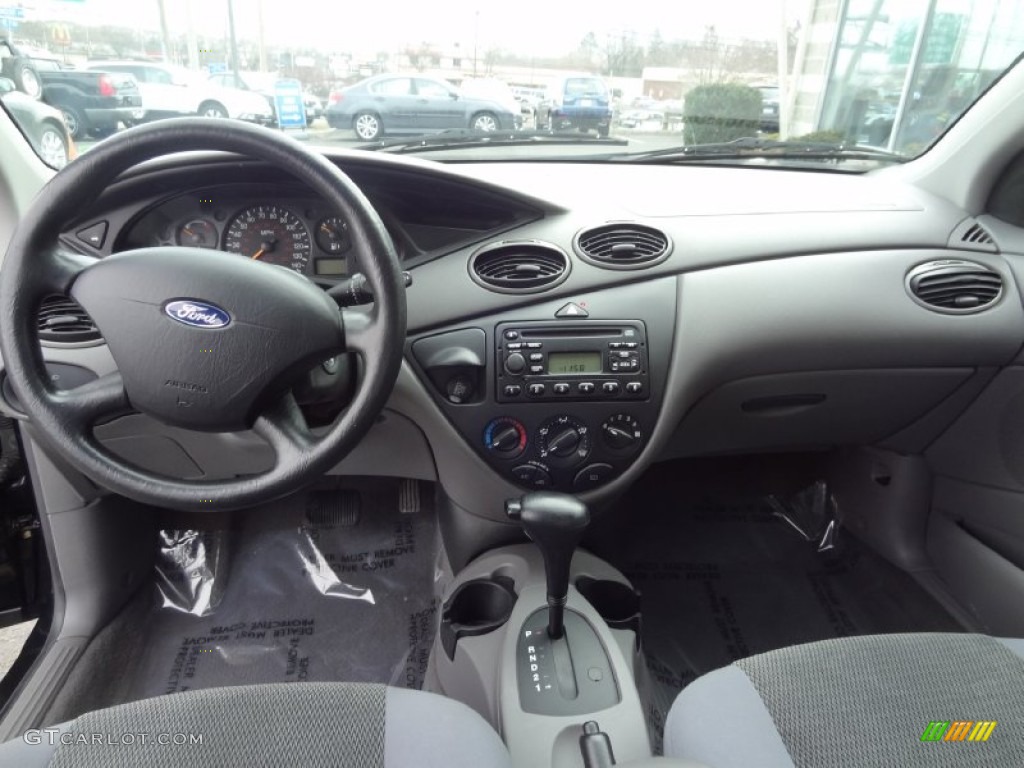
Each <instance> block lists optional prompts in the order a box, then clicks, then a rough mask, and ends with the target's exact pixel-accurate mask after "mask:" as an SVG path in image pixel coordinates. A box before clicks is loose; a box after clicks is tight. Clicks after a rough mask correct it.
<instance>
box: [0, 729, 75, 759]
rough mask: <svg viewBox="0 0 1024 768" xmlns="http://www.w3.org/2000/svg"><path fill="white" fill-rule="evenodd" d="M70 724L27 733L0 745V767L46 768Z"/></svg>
mask: <svg viewBox="0 0 1024 768" xmlns="http://www.w3.org/2000/svg"><path fill="white" fill-rule="evenodd" d="M70 728H71V723H61V724H60V725H55V726H53V727H52V728H48V729H46V730H44V731H42V732H29V733H25V734H22V735H19V736H17V737H15V738H12V739H11V740H10V741H5V742H3V743H0V765H16V766H19V768H47V766H48V765H50V761H51V760H52V759H53V755H54V753H55V752H56V751H57V746H58V745H59V744H60V737H61V735H62V734H65V733H67V732H68V730H69V729H70Z"/></svg>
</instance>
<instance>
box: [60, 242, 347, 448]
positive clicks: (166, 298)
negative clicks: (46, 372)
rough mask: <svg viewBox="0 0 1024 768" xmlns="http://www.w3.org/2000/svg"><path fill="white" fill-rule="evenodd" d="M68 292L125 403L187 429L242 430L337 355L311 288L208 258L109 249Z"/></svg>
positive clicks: (336, 328) (231, 259)
mask: <svg viewBox="0 0 1024 768" xmlns="http://www.w3.org/2000/svg"><path fill="white" fill-rule="evenodd" d="M71 296H72V298H74V299H75V300H76V301H77V302H78V303H79V304H81V305H82V307H83V308H84V309H85V311H86V312H88V313H89V315H90V316H91V317H92V319H93V320H95V321H96V325H97V326H98V328H99V330H100V333H102V334H103V338H104V339H106V341H107V345H108V346H109V347H110V352H111V354H112V355H113V357H114V361H115V362H116V363H117V368H118V370H119V371H120V372H121V376H122V377H123V379H124V386H125V391H126V392H127V394H128V399H129V400H130V401H131V404H132V406H134V407H135V408H137V409H139V410H140V411H142V412H143V413H146V414H149V415H150V416H155V417H157V418H158V419H160V420H161V421H163V422H165V423H168V424H175V425H178V426H183V427H190V428H193V429H201V430H209V431H227V430H234V429H245V428H248V427H250V426H252V422H253V419H254V418H255V415H256V412H257V410H258V409H260V406H265V405H267V402H268V399H269V398H271V397H273V396H275V395H277V396H280V395H281V394H282V391H283V390H284V389H285V388H286V385H287V384H288V383H290V382H291V381H292V380H294V379H295V378H296V377H297V376H299V375H301V374H303V373H305V372H306V371H308V370H309V369H310V368H312V367H313V366H314V365H316V364H317V363H319V362H320V361H322V360H326V359H327V358H328V357H331V356H332V355H334V354H336V353H337V352H338V351H339V350H341V349H342V348H343V336H344V330H343V328H342V322H341V312H340V311H339V309H338V305H337V304H335V303H334V302H333V301H332V300H331V299H330V298H328V296H327V295H326V294H325V293H324V292H323V291H322V290H321V289H319V288H317V287H316V286H315V285H314V284H312V283H311V282H309V281H308V280H306V279H305V278H304V277H301V276H300V275H297V274H295V273H294V272H292V271H291V270H287V269H284V268H283V267H277V266H273V265H271V264H262V263H260V262H258V261H252V260H251V259H245V258H239V257H238V256H237V255H231V254H227V253H221V252H219V251H209V250H200V249H197V248H149V249H144V250H141V251H134V252H131V251H129V252H125V253H120V254H116V255H114V256H111V257H109V258H106V259H104V260H103V261H101V262H100V263H98V264H96V266H94V267H92V268H90V269H88V270H86V271H85V272H84V273H83V274H82V275H81V277H79V278H78V279H77V280H76V281H75V282H74V284H73V285H72V286H71ZM168 310H170V311H168ZM296 329H301V333H296ZM275 385H277V386H276V387H275ZM275 390H276V391H275Z"/></svg>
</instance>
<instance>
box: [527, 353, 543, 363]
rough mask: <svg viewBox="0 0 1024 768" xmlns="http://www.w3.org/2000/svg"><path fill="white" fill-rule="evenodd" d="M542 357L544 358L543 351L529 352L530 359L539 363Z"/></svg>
mask: <svg viewBox="0 0 1024 768" xmlns="http://www.w3.org/2000/svg"><path fill="white" fill-rule="evenodd" d="M543 359H544V353H543V352H531V353H530V360H531V361H533V362H535V363H539V362H540V361H541V360H543Z"/></svg>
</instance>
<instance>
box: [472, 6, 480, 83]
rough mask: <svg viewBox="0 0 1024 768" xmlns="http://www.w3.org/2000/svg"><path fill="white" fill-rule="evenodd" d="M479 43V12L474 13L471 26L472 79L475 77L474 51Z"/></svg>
mask: <svg viewBox="0 0 1024 768" xmlns="http://www.w3.org/2000/svg"><path fill="white" fill-rule="evenodd" d="M479 43H480V11H477V12H476V20H475V22H474V25H473V77H476V76H477V75H476V50H477V46H478V45H479Z"/></svg>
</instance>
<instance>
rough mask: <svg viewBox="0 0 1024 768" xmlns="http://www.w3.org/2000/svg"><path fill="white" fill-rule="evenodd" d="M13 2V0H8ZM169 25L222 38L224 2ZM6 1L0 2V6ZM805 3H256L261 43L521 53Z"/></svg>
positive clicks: (732, 20)
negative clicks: (423, 45) (428, 45)
mask: <svg viewBox="0 0 1024 768" xmlns="http://www.w3.org/2000/svg"><path fill="white" fill-rule="evenodd" d="M13 1H14V2H17V0H13ZM165 1H166V6H167V13H168V21H169V25H170V27H171V30H172V32H180V33H184V32H185V30H186V25H187V21H186V20H187V8H188V7H189V6H190V5H191V8H192V17H193V23H194V24H195V26H196V29H197V30H203V31H205V32H206V33H207V34H209V35H211V36H222V35H223V34H224V30H225V29H226V26H227V0H165ZM10 2H12V0H0V5H6V4H8V3H10ZM22 2H23V3H25V5H27V6H28V5H34V6H35V8H36V11H35V14H33V15H34V16H35V17H36V18H40V17H49V18H58V17H62V18H64V19H66V20H68V21H76V22H79V23H93V24H117V25H121V26H133V27H142V28H152V29H158V28H159V27H158V24H159V21H158V18H159V17H158V14H157V2H156V0H83V1H82V2H73V1H72V2H69V1H68V0H22ZM234 3H235V20H236V25H237V28H238V34H239V35H240V36H242V37H251V38H255V37H256V34H257V29H258V24H257V17H258V12H257V8H258V4H259V0H234ZM807 3H808V0H675V1H674V2H673V0H629V2H615V3H610V4H608V5H603V4H600V3H595V2H593V0H591V2H585V3H584V2H577V1H576V0H569V1H567V0H513V1H512V2H500V1H499V2H495V0H490V1H489V2H482V0H378V2H366V1H365V0H362V2H357V1H356V0H334V2H332V1H331V0H263V7H264V26H265V30H266V33H265V38H266V42H267V44H268V45H278V44H281V45H298V44H301V43H306V44H308V45H310V46H313V47H316V48H320V49H324V50H328V51H329V50H338V51H346V50H364V51H372V50H393V49H394V48H395V47H396V45H402V44H405V43H417V42H423V41H429V42H432V43H436V44H438V45H442V46H445V47H447V46H450V45H452V44H453V43H455V42H460V43H461V44H462V45H463V46H471V45H472V43H473V40H474V38H476V40H477V45H478V47H479V50H480V51H481V55H483V52H484V51H486V50H488V49H489V48H504V49H507V50H515V51H519V52H521V53H523V54H525V55H536V56H547V55H558V54H561V53H565V52H567V51H571V50H573V49H575V47H576V46H577V44H578V43H579V41H580V39H581V38H582V37H583V36H584V35H585V34H586V33H587V32H588V31H593V32H594V33H595V34H597V35H598V38H599V39H602V38H603V37H604V36H605V35H607V34H608V33H612V32H620V31H623V30H629V31H633V32H635V33H636V34H637V35H638V37H640V38H641V39H642V40H646V39H647V37H648V36H649V35H650V34H651V33H652V32H653V31H654V30H655V29H657V30H659V31H660V32H661V35H662V37H664V38H665V39H674V38H688V39H695V38H699V37H700V36H701V35H702V34H703V30H704V28H705V27H706V26H708V25H711V24H713V25H715V26H716V28H717V30H718V33H719V35H720V36H721V37H723V38H751V39H759V40H764V39H776V38H777V36H778V29H779V25H780V15H781V12H782V6H783V4H785V9H786V16H787V18H788V20H789V22H790V23H791V24H792V23H793V22H795V21H797V20H801V21H802V20H803V15H804V13H805V11H806V7H807Z"/></svg>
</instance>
